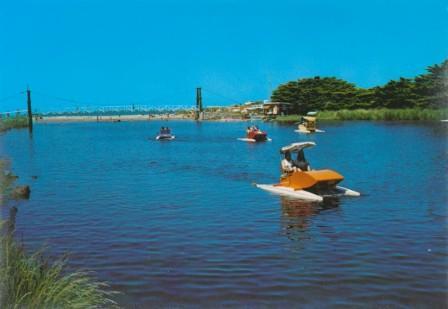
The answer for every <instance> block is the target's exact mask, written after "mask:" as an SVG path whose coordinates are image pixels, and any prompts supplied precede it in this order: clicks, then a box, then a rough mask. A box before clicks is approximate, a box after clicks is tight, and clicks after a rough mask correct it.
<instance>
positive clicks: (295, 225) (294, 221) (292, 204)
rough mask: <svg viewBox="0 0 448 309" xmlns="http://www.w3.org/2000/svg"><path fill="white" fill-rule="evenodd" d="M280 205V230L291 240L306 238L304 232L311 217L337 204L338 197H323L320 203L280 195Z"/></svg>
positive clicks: (309, 223)
mask: <svg viewBox="0 0 448 309" xmlns="http://www.w3.org/2000/svg"><path fill="white" fill-rule="evenodd" d="M280 199H281V206H282V217H281V222H282V230H283V231H284V233H285V234H286V236H287V237H288V238H290V239H291V240H299V239H308V238H309V236H307V234H306V233H305V232H306V231H307V230H308V228H309V227H310V226H311V223H312V219H313V217H314V216H315V215H317V214H319V213H320V212H322V211H325V210H328V209H333V208H336V207H338V206H339V198H329V199H325V200H324V202H322V203H317V202H308V201H303V200H298V199H293V198H288V197H280Z"/></svg>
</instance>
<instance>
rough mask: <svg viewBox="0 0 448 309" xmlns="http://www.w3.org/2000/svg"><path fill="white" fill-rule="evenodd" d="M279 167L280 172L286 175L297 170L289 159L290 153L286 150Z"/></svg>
mask: <svg viewBox="0 0 448 309" xmlns="http://www.w3.org/2000/svg"><path fill="white" fill-rule="evenodd" d="M281 168H282V174H283V175H288V174H290V173H292V172H295V171H297V167H296V166H294V162H293V161H292V159H291V153H290V152H286V153H285V157H284V158H283V160H282V162H281Z"/></svg>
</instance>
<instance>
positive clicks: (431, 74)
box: [271, 60, 448, 121]
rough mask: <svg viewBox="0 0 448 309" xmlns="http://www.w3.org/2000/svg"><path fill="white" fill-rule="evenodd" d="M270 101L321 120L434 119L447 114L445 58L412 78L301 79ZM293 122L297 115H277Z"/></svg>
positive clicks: (277, 91) (283, 87)
mask: <svg viewBox="0 0 448 309" xmlns="http://www.w3.org/2000/svg"><path fill="white" fill-rule="evenodd" d="M271 99H272V101H279V102H289V103H291V104H292V111H293V113H296V114H297V115H299V114H302V115H303V114H305V113H307V112H309V111H320V114H319V118H320V119H334V120H351V119H353V120H436V119H443V118H446V117H447V114H448V111H447V105H446V104H447V102H448V60H445V61H444V62H443V63H441V64H436V65H433V66H429V67H428V68H427V72H426V73H424V74H421V75H418V76H417V77H414V78H403V77H401V78H400V79H399V80H391V81H389V82H388V83H386V84H385V85H383V86H376V87H372V88H367V89H366V88H361V87H358V86H356V85H355V84H353V83H349V82H347V81H345V80H342V79H338V78H335V77H319V76H316V77H314V78H303V79H299V80H297V81H290V82H288V83H286V84H282V85H280V86H278V88H277V89H275V90H274V91H273V93H272V96H271ZM288 120H291V121H294V120H297V116H292V115H291V116H289V118H288V117H279V118H278V121H288Z"/></svg>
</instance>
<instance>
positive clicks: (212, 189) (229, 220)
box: [0, 121, 448, 308]
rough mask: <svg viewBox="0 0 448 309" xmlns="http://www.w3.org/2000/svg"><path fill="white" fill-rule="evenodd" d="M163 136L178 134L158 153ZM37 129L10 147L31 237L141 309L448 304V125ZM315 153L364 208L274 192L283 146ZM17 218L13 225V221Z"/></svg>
mask: <svg viewBox="0 0 448 309" xmlns="http://www.w3.org/2000/svg"><path fill="white" fill-rule="evenodd" d="M162 125H169V126H170V127H171V128H172V130H173V131H174V133H175V135H176V136H177V138H176V140H175V141H172V142H156V141H155V140H154V136H155V134H156V132H157V130H158V128H159V127H160V126H162ZM247 125H248V123H244V122H202V123H195V122H193V121H169V122H159V121H147V122H143V121H142V122H120V123H64V124H37V125H36V126H35V127H34V133H33V136H32V138H30V137H29V135H28V131H26V130H12V131H10V132H8V133H5V134H3V135H0V154H1V155H2V156H6V157H8V158H10V159H11V162H12V168H13V170H14V172H15V173H16V174H17V175H19V176H20V178H19V179H18V181H19V183H22V184H29V185H30V186H31V191H32V193H31V199H30V200H29V201H26V202H23V203H21V204H20V206H19V212H18V214H17V223H16V224H17V225H16V227H17V233H18V235H19V237H20V238H21V239H23V241H24V243H25V245H26V247H27V248H29V249H38V248H40V247H41V246H42V245H47V246H48V250H49V253H50V254H51V255H55V256H57V255H61V254H64V253H67V252H69V253H70V261H69V263H70V267H73V268H79V267H81V268H87V269H89V270H93V271H94V272H95V275H96V276H97V277H98V278H99V279H101V280H105V281H107V282H109V283H110V284H111V286H112V288H113V289H115V290H118V291H120V292H122V294H121V295H119V296H118V297H117V300H118V301H119V303H120V304H121V305H123V306H126V307H132V306H139V307H148V306H152V307H166V306H170V307H173V306H174V307H176V306H187V307H188V306H194V305H202V306H209V307H210V306H213V307H216V306H238V307H239V306H249V307H265V306H270V307H271V306H274V307H286V306H297V305H301V306H309V307H321V306H325V305H333V306H360V305H368V306H393V307H395V306H405V307H407V306H412V307H417V306H421V307H432V308H434V307H440V308H444V307H446V305H447V294H446V291H447V290H448V281H447V273H446V270H447V265H448V264H447V262H448V254H447V201H448V193H447V191H448V190H447V189H448V188H447V183H448V179H447V175H448V173H447V172H448V147H447V136H448V134H447V128H446V126H443V125H441V124H439V123H434V122H433V123H419V122H356V121H351V122H322V123H321V127H322V128H323V129H324V130H325V131H326V132H325V133H317V134H314V135H300V134H298V133H295V132H294V131H293V130H294V127H293V126H291V125H289V126H281V125H277V124H273V123H258V125H259V126H260V127H262V128H263V129H265V130H267V131H268V134H269V136H270V137H271V138H272V141H271V142H266V143H262V144H250V143H245V142H241V141H238V140H237V138H238V137H243V135H244V130H245V128H246V126H247ZM306 140H310V141H314V142H316V144H317V146H316V147H314V148H312V149H310V150H309V151H307V152H306V155H307V159H308V161H310V164H311V166H312V167H313V168H316V169H317V168H331V169H334V170H336V171H338V172H340V173H341V174H342V175H344V177H345V180H344V181H343V183H342V185H344V186H346V187H348V188H351V189H354V190H356V191H360V192H361V194H362V196H361V197H358V198H341V199H339V200H332V201H329V202H325V203H323V204H310V203H305V202H300V201H297V200H290V199H287V198H283V197H279V196H277V195H272V194H270V193H268V192H265V191H262V190H260V189H257V188H256V187H255V186H254V185H253V184H254V183H268V184H269V183H276V182H277V181H278V177H279V161H280V154H279V148H280V147H281V146H284V145H287V144H289V143H291V142H297V141H306ZM2 212H4V213H5V212H6V209H3V210H2Z"/></svg>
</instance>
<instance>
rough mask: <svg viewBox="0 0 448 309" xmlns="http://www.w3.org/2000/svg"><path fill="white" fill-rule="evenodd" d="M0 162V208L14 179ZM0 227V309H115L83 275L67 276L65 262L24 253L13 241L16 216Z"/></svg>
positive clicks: (100, 288) (101, 285)
mask: <svg viewBox="0 0 448 309" xmlns="http://www.w3.org/2000/svg"><path fill="white" fill-rule="evenodd" d="M6 166H7V165H6V163H5V161H4V160H0V204H2V205H0V206H4V204H5V200H6V199H8V198H9V195H10V192H11V191H12V185H13V183H14V181H15V179H16V178H17V177H16V176H14V175H12V174H11V173H6V172H5V169H6ZM11 210H12V211H10V218H9V220H8V221H6V222H3V223H2V224H1V226H0V229H1V232H2V233H1V237H0V245H1V248H0V258H1V259H0V278H1V282H0V308H106V307H107V308H114V307H115V308H116V307H117V304H116V303H115V302H114V301H113V300H112V299H111V297H112V296H113V295H114V294H116V292H112V291H109V290H108V286H107V285H106V284H105V283H102V282H100V281H97V280H94V279H93V278H92V277H91V276H90V273H88V272H86V271H75V272H67V270H66V265H67V264H66V263H67V259H66V258H65V257H64V258H61V259H58V260H56V261H55V262H51V261H50V259H49V258H47V257H46V256H45V254H44V250H40V251H38V252H36V253H34V254H29V253H28V252H26V250H25V248H24V246H23V245H22V244H20V243H18V242H17V241H16V240H15V238H14V225H15V213H16V212H17V208H15V207H12V208H11Z"/></svg>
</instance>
